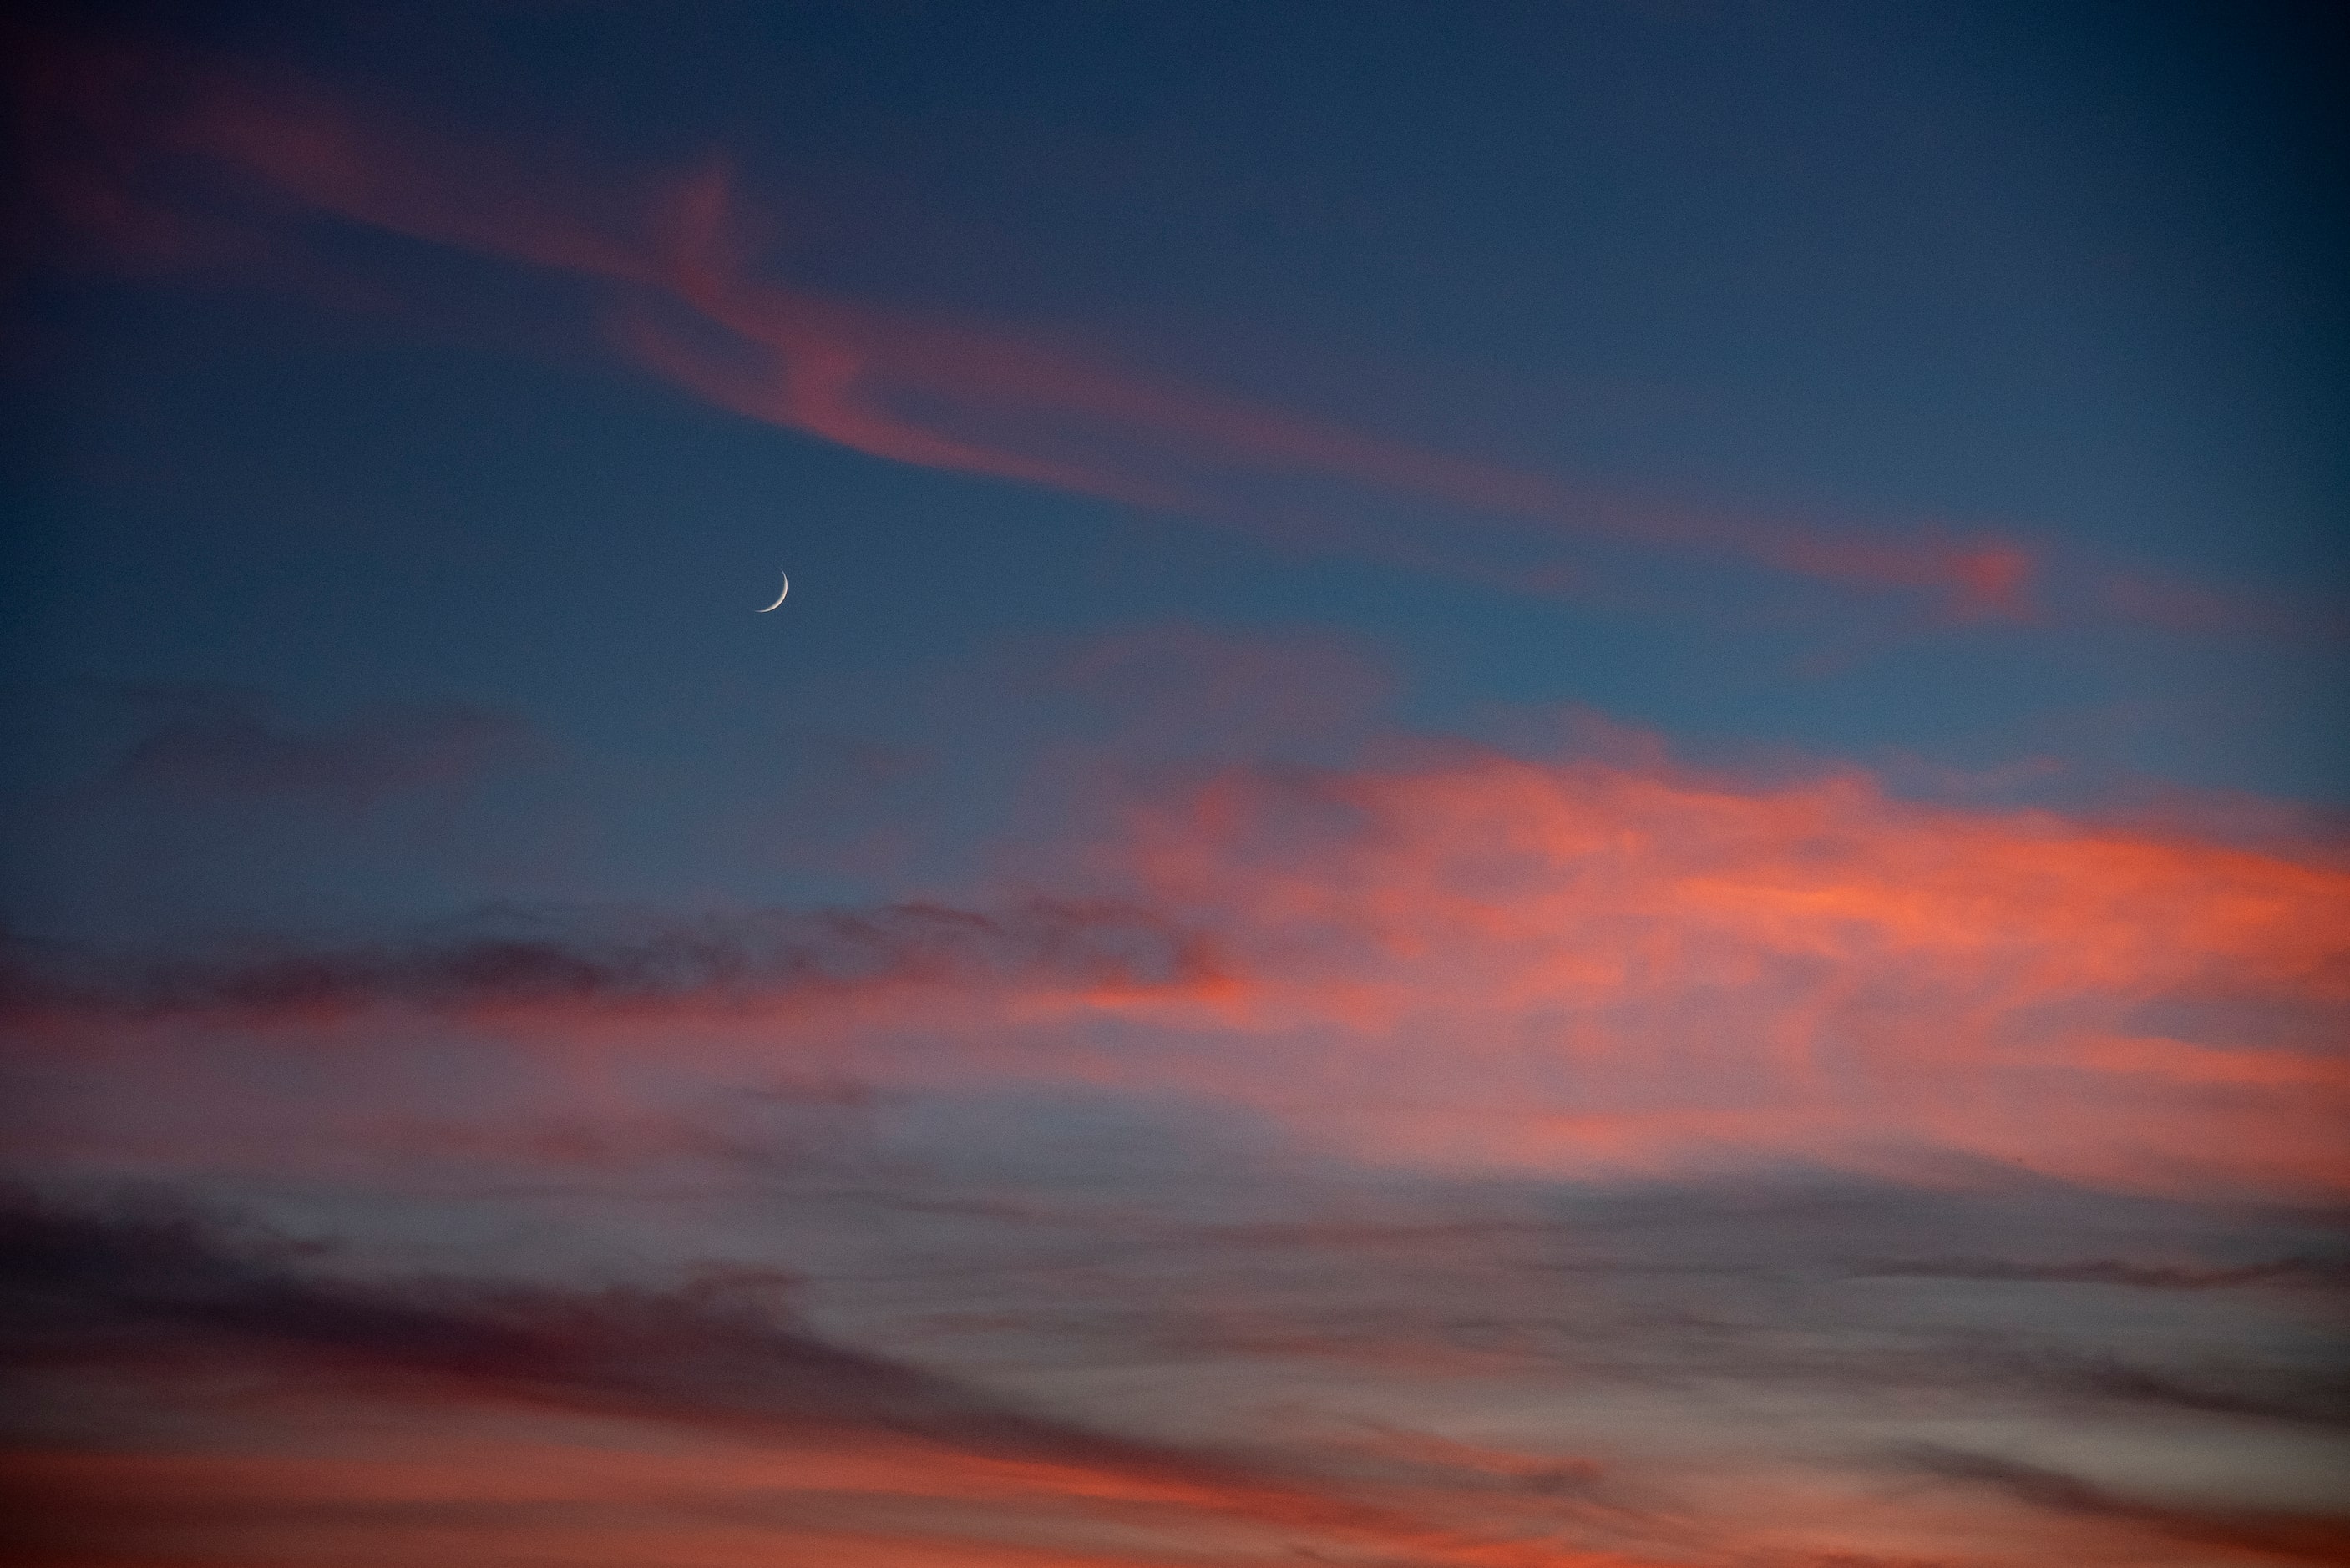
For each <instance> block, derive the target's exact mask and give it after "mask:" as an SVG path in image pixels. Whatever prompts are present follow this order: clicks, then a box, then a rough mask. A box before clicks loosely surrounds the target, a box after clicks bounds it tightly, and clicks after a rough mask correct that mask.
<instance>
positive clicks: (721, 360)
mask: <svg viewBox="0 0 2350 1568" xmlns="http://www.w3.org/2000/svg"><path fill="white" fill-rule="evenodd" d="M28 58H29V63H28V64H26V66H25V67H22V72H21V74H22V75H23V76H24V78H26V83H27V84H28V85H27V88H26V92H25V93H24V95H23V97H24V102H25V106H26V108H25V125H26V140H27V143H28V145H29V146H30V147H31V148H32V149H33V151H34V160H35V162H36V165H37V168H38V171H39V176H38V181H37V184H38V187H39V189H40V191H41V192H43V193H44V195H45V198H46V202H45V204H46V207H47V211H48V213H49V214H50V216H51V217H52V219H53V220H54V221H56V222H57V223H58V224H59V225H60V226H61V228H62V229H63V230H64V231H65V232H66V233H68V234H73V235H75V236H78V238H79V239H80V241H81V242H83V243H84V244H86V245H88V246H92V247H95V248H96V250H97V251H98V252H99V253H101V254H115V255H120V256H121V257H123V258H125V259H126V260H128V261H130V262H131V263H132V264H134V265H138V266H140V267H141V268H145V269H151V270H152V269H170V268H172V267H174V266H181V265H229V266H234V265H243V266H244V267H246V268H247V269H248V270H250V269H251V268H252V266H253V265H255V263H254V258H255V257H256V256H271V257H276V258H277V259H276V263H275V265H277V266H278V267H279V268H280V269H281V270H296V271H298V270H300V269H298V268H294V267H293V266H292V264H291V263H290V261H288V260H287V259H286V258H287V257H288V256H289V255H290V254H295V253H297V252H298V250H299V244H298V242H297V240H296V235H298V233H299V231H300V229H301V227H302V224H303V223H305V222H313V223H314V222H315V221H316V220H317V219H318V218H321V217H325V218H332V219H336V220H340V221H341V222H343V223H350V224H357V225H359V226H361V227H362V228H364V229H368V230H372V231H376V232H379V233H384V234H397V235H400V236H403V237H405V238H407V239H410V240H414V241H419V242H422V243H426V244H434V245H440V246H445V247H452V248H454V249H457V250H461V251H464V252H467V253H470V254H479V255H484V256H488V257H493V258H495V259H498V260H501V261H504V262H510V263H515V264H518V265H525V266H529V267H533V268H536V269H542V270H546V271H549V272H552V273H556V274H560V275H569V276H572V277H575V278H579V279H585V280H587V281H589V282H590V283H592V284H595V285H598V286H603V287H605V288H607V289H608V290H609V291H610V292H611V312H612V320H613V322H614V328H613V337H614V340H615V342H616V343H617V344H618V346H619V348H621V349H622V351H623V352H624V353H626V354H627V355H628V356H629V358H632V359H633V360H634V361H635V362H636V363H638V364H639V365H640V366H642V367H644V368H646V369H650V370H651V371H653V372H654V373H656V374H658V375H660V376H662V377H664V378H665V379H669V380H671V381H672V382H674V383H675V384H677V385H679V386H681V387H683V388H685V389H688V390H690V391H691V392H692V393H694V394H695V395H696V396H698V397H701V398H702V399H703V400H707V401H709V402H712V403H713V404H716V405H718V406H720V407H722V408H726V409H729V410H733V411H735V412H737V413H740V414H742V415H743V416H744V417H746V418H751V419H754V420H759V421H765V422H768V423H771V424H775V425H778V426H781V427H783V428H785V429H790V430H795V431H803V432H805V433H807V434H810V435H814V436H816V437H818V438H821V439H823V440H826V441H833V442H837V443H838V444H840V445H843V446H847V447H849V448H851V449H853V450H855V451H858V452H866V453H868V454H870V455H872V456H876V457H880V458H885V459H888V460H890V461H893V462H907V463H913V464H918V465H920V466H924V467H931V468H940V469H945V470H950V471H952V472H963V473H971V474H976V475H982V476H986V477H991V478H995V479H1001V480H1005V481H1009V482H1013V483H1023V484H1032V485H1036V486H1040V487H1044V488H1048V489H1054V490H1060V491H1065V492H1068V493H1076V494H1080V495H1086V496H1091V497H1096V498H1098V499H1102V500H1107V501H1111V502H1116V503H1118V504H1125V505H1131V506H1136V507H1140V508H1145V509H1149V510H1153V511H1161V512H1171V513H1176V514H1183V515H1187V516H1191V517H1193V518H1197V519H1201V520H1209V521H1215V522H1221V523H1224V524H1232V525H1236V526H1243V527H1247V528H1251V529H1253V530H1256V531H1259V532H1262V533H1267V534H1270V535H1272V536H1274V537H1275V538H1278V539H1282V540H1284V541H1287V542H1291V543H1296V544H1305V545H1310V546H1313V547H1316V548H1337V549H1340V550H1344V551H1347V552H1349V553H1354V554H1358V555H1368V556H1373V557H1375V558H1384V559H1389V560H1393V561H1395V562H1398V563H1399V564H1409V565H1412V566H1416V567H1429V566H1432V567H1435V568H1437V569H1443V570H1449V571H1451V572H1453V573H1455V574H1458V575H1461V576H1466V577H1469V578H1471V579H1472V580H1478V581H1485V582H1491V583H1493V584H1496V585H1503V586H1511V587H1515V588H1517V589H1519V590H1521V591H1525V590H1532V591H1537V592H1549V591H1555V590H1556V589H1557V588H1558V587H1561V586H1562V585H1567V584H1572V583H1575V582H1577V581H1579V580H1580V579H1581V578H1582V576H1584V569H1583V566H1582V565H1581V564H1580V563H1579V562H1578V559H1577V552H1578V551H1581V550H1583V549H1584V548H1585V547H1586V546H1591V545H1597V546H1601V547H1604V548H1618V547H1626V546H1628V547H1630V548H1631V549H1633V550H1634V551H1635V552H1636V553H1647V554H1649V555H1652V556H1656V557H1658V558H1659V559H1661V560H1666V561H1671V560H1688V561H1700V562H1706V561H1712V562H1727V563H1735V564H1739V565H1742V566H1746V567H1750V568H1752V567H1760V568H1763V569H1765V570H1769V571H1773V572H1779V573H1786V574H1792V575H1794V576H1800V577H1806V578H1811V579H1814V580H1816V581H1821V582H1826V583H1832V584H1837V585H1841V586H1843V587H1847V588H1859V589H1866V590H1877V591H1885V590H1893V591H1908V592H1916V593H1922V594H1926V595H1929V596H1931V597H1935V598H1937V599H1938V600H1939V602H1940V605H1941V608H1942V613H1943V614H1944V615H1945V616H1946V617H1947V618H1950V619H1953V620H1975V619H1981V618H2016V617H2021V616H2023V615H2025V614H2027V613H2029V611H2030V607H2031V597H2032V593H2033V578H2034V576H2036V574H2037V570H2038V566H2037V562H2036V560H2035V557H2034V555H2033V550H2032V549H2031V548H2030V547H2029V546H2028V545H2025V544H2023V543H2022V542H2020V541H2018V540H2015V539H2011V538H2005V537H2001V536H1997V535H1987V534H1982V533H1980V532H1967V531H1957V530H1951V529H1948V528H1943V527H1939V526H1925V527H1911V528H1907V529H1903V530H1898V531H1893V530H1879V531H1875V532H1870V531H1837V530H1835V529H1829V528H1824V527H1821V526H1819V525H1817V524H1801V523H1789V522H1782V521H1773V520H1770V519H1765V518H1760V517H1740V516H1734V515H1731V514H1722V513H1706V512H1703V511H1700V510H1697V509H1691V508H1686V507H1672V506H1666V505H1659V504H1653V503H1645V502H1641V501H1638V500H1635V499H1632V498H1629V497H1625V496H1618V495H1610V494H1607V493H1602V492H1599V491H1597V490H1595V489H1593V488H1590V487H1587V486H1576V485H1570V484H1566V483H1562V482H1560V481H1558V480H1556V479H1555V478H1551V477H1548V476H1545V475H1543V474H1539V473H1534V472H1525V471H1522V470H1518V469H1514V468H1511V467H1508V466H1505V465H1503V464H1498V463H1494V462H1484V461H1481V460H1478V459H1474V458H1469V457H1462V456H1458V455H1453V454H1449V453H1444V452H1433V451H1427V450H1422V449H1419V448H1415V447H1412V446H1410V445H1409V444H1406V443H1402V442H1399V441H1388V440H1383V439H1380V438H1378V437H1374V436H1370V435H1367V434H1364V433H1361V432H1357V431H1351V430H1347V429H1345V428H1342V427H1340V426H1337V425H1335V424H1332V423H1329V422H1327V421H1321V420H1317V419H1315V418H1313V417H1310V416H1308V415H1305V414H1301V413H1296V412H1293V411H1289V410H1281V409H1276V408H1271V407H1265V406H1261V405H1256V404H1252V403H1249V402H1245V401H1243V400H1238V399H1234V398H1230V397H1225V396H1222V395H1220V394H1216V393H1213V392H1210V391H1206V390H1201V389H1194V388H1191V387H1186V386H1183V385H1180V384H1178V383H1175V382H1173V381H1170V380H1164V379H1154V378H1151V377H1149V376H1146V375H1142V374H1139V373H1136V372H1132V371H1129V370H1126V369H1118V368H1117V367H1115V366H1113V365H1110V364H1109V363H1107V362H1106V361H1100V360H1095V359H1090V358H1086V357H1084V356H1082V355H1080V354H1076V353H1071V352H1066V351H1063V350H1060V349H1056V348H1046V347H1045V346H1043V345H1042V343H1041V342H1038V341H1033V340H1031V339H1029V338H1026V337H1022V336H1020V335H1017V334H1014V333H1011V332H1006V331H1002V330H997V329H993V328H989V327H974V326H971V325H967V324H963V323H960V322H953V321H949V320H944V319H940V318H935V317H921V316H919V315H915V314H911V313H907V312H902V311H892V310H887V309H882V308H879V307H876V306H870V305H867V304H862V303H858V302H856V301H851V300H847V299H842V298H837V297H831V296H824V295H820V294H817V293H816V292H813V291H810V290H807V289H804V288H799V287H795V286H788V285H785V284H783V283H780V282H776V281H774V280H771V279H766V278H762V277H758V276H755V275H753V274H752V272H751V271H750V270H749V267H748V265H747V261H748V256H749V253H750V251H751V249H752V246H751V245H750V244H749V243H748V242H747V241H746V239H745V238H744V236H745V234H747V233H748V232H750V231H751V230H753V229H755V228H756V227H758V226H759V225H758V222H757V220H756V219H754V218H750V217H746V215H745V213H744V212H743V204H742V203H741V202H740V201H739V199H738V198H737V196H736V194H735V192H734V190H733V183H734V182H733V179H732V177H731V176H730V175H729V173H728V172H727V171H726V170H725V168H724V167H723V165H722V164H712V166H710V167H709V168H707V169H705V170H704V171H702V173H700V174H697V175H695V176H693V177H691V178H688V179H684V180H678V181H671V182H669V183H668V184H667V186H666V188H665V189H657V188H656V186H655V182H649V181H646V180H643V179H637V178H630V177H626V176H623V177H619V178H615V177H614V175H613V172H612V171H609V170H604V171H595V172H593V173H583V172H581V171H577V170H574V169H567V168H565V167H562V166H561V164H560V162H559V161H551V160H538V161H534V160H530V159H525V158H518V157H516V156H515V155H513V154H511V153H509V152H507V151H503V150H500V149H496V148H494V147H491V146H487V145H484V144H482V143H480V142H479V141H477V140H468V139H463V138H460V137H454V136H451V135H449V134H445V133H442V132H436V131H434V130H431V129H429V128H426V127H423V126H421V125H419V124H416V123H414V122H413V121H412V120H408V119H402V118H400V117H399V116H396V115H392V114H390V113H388V112H385V111H383V110H380V109H368V108H364V107H362V106H359V104H357V103H355V102H354V101H352V100H350V99H347V98H344V97H341V96H338V95H336V94H334V93H332V92H329V91H328V90H327V89H325V88H321V87H320V86H319V85H318V84H317V83H315V82H310V81H306V80H302V79H299V78H295V77H292V76H290V75H286V74H284V73H276V74H272V73H267V72H263V71H259V70H255V69H250V68H242V69H241V68H236V67H230V66H227V65H224V64H220V63H215V62H204V61H200V60H196V59H193V58H175V57H169V56H166V55H163V54H160V53H158V52H155V51H151V50H141V49H139V48H136V47H97V46H92V45H90V44H88V43H68V42H64V41H59V40H51V41H50V42H49V44H48V45H47V47H43V48H39V49H36V50H34V51H32V52H31V55H30V56H29V57H28ZM632 195H633V200H632V199H631V197H632ZM1399 504H1400V505H1401V506H1402V507H1403V509H1404V512H1403V514H1397V516H1396V520H1395V521H1393V522H1391V523H1389V524H1373V523H1372V522H1370V521H1369V518H1370V516H1371V515H1373V514H1395V513H1396V508H1397V506H1398V505H1399ZM1414 508H1417V509H1419V512H1420V513H1422V514H1427V513H1428V512H1429V509H1430V508H1433V509H1434V512H1433V514H1432V515H1420V516H1419V517H1418V519H1417V520H1416V521H1415V520H1412V519H1411V517H1410V516H1409V514H1411V512H1412V511H1413V509H1414Z"/></svg>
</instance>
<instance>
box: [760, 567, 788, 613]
mask: <svg viewBox="0 0 2350 1568" xmlns="http://www.w3.org/2000/svg"><path fill="white" fill-rule="evenodd" d="M791 592H792V575H791V574H790V573H789V572H785V574H784V591H783V592H782V593H779V594H777V595H776V596H775V603H774V604H771V605H769V606H768V607H767V609H763V610H761V611H760V612H759V613H760V614H761V615H764V614H766V613H767V610H771V609H776V608H780V607H782V605H783V602H784V601H785V599H786V598H789V597H791Z"/></svg>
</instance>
